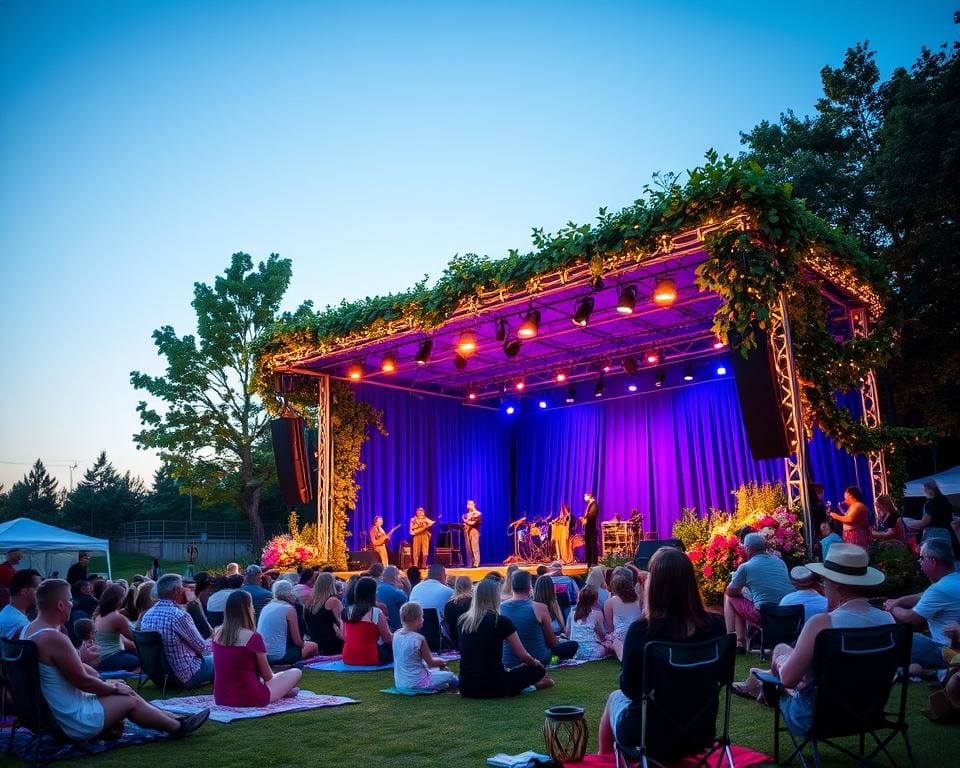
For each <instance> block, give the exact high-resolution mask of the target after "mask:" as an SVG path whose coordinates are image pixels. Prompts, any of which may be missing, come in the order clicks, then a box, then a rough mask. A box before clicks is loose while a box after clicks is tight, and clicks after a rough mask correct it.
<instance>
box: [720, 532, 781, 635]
mask: <svg viewBox="0 0 960 768" xmlns="http://www.w3.org/2000/svg"><path fill="white" fill-rule="evenodd" d="M743 548H744V550H745V551H746V557H747V559H746V560H745V561H744V563H743V564H742V565H741V566H740V567H739V568H737V570H736V571H734V573H733V577H732V578H731V579H730V585H729V586H728V587H727V591H726V594H724V596H723V616H724V619H725V620H726V623H727V631H728V632H734V631H736V633H737V652H738V653H746V651H747V625H748V624H752V625H754V626H757V627H758V626H760V606H761V605H763V604H764V603H771V604H773V605H780V601H781V600H782V599H783V596H784V595H786V594H787V593H788V592H793V584H791V583H790V575H789V573H787V566H786V565H785V564H784V562H783V560H781V559H780V558H779V557H777V556H776V555H773V554H770V553H769V552H767V541H766V539H764V538H763V536H762V535H761V534H759V533H748V534H747V535H746V536H745V537H744V539H743ZM745 592H749V597H748V596H747V595H746V594H745Z"/></svg>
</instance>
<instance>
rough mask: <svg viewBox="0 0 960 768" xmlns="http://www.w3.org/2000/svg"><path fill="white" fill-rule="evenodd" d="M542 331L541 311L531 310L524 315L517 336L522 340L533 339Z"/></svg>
mask: <svg viewBox="0 0 960 768" xmlns="http://www.w3.org/2000/svg"><path fill="white" fill-rule="evenodd" d="M539 331H540V310H539V309H531V310H530V311H529V312H527V314H526V315H524V318H523V322H522V323H520V327H519V328H518V329H517V336H519V337H520V338H521V339H532V338H533V337H534V336H536V335H537V333H538V332H539Z"/></svg>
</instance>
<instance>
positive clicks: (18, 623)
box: [0, 568, 40, 640]
mask: <svg viewBox="0 0 960 768" xmlns="http://www.w3.org/2000/svg"><path fill="white" fill-rule="evenodd" d="M39 586H40V574H39V573H37V572H36V571H35V570H33V569H32V568H24V569H23V570H22V571H17V572H15V573H14V574H13V576H11V577H10V582H9V589H10V602H9V603H7V604H6V605H5V606H3V610H0V637H2V638H3V639H5V640H17V639H19V637H20V632H21V630H22V629H23V628H24V627H25V626H27V624H29V623H30V618H29V614H32V613H35V612H36V609H37V587H39Z"/></svg>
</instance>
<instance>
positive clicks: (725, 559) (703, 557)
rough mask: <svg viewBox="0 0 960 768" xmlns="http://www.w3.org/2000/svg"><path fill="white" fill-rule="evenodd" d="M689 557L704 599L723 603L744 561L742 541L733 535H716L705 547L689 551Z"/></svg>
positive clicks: (709, 601)
mask: <svg viewBox="0 0 960 768" xmlns="http://www.w3.org/2000/svg"><path fill="white" fill-rule="evenodd" d="M687 556H688V557H689V558H690V562H692V563H693V570H694V572H695V573H696V574H697V579H698V581H699V582H700V589H701V590H702V592H703V599H704V600H705V601H706V602H708V603H720V602H723V592H724V590H725V589H726V588H727V585H728V584H729V583H730V577H731V576H732V575H733V572H734V571H735V570H736V569H737V568H738V567H739V565H740V563H742V562H743V559H744V551H743V547H742V546H741V545H740V539H739V538H737V536H735V535H733V534H730V535H725V534H722V533H716V534H713V535H712V536H711V537H710V540H709V541H707V542H706V543H705V544H704V545H702V546H696V547H694V548H693V549H690V550H688V551H687Z"/></svg>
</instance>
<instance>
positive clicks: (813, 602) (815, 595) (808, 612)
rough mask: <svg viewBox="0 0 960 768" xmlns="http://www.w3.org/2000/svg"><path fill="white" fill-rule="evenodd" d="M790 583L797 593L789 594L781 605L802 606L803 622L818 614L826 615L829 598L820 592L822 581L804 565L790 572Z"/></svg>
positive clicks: (781, 601) (784, 597)
mask: <svg viewBox="0 0 960 768" xmlns="http://www.w3.org/2000/svg"><path fill="white" fill-rule="evenodd" d="M790 581H791V582H792V583H793V586H794V587H796V591H794V592H788V593H787V594H785V595H784V596H783V599H782V600H780V605H802V606H803V620H804V621H805V622H807V621H810V619H812V618H813V617H814V616H816V615H817V614H818V613H826V611H827V598H825V597H824V596H823V594H822V593H821V592H820V588H819V587H820V580H819V579H818V578H817V577H816V576H815V575H814V573H813V571H811V570H810V569H809V568H806V567H804V566H802V565H798V566H796V567H795V568H792V569H791V570H790Z"/></svg>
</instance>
